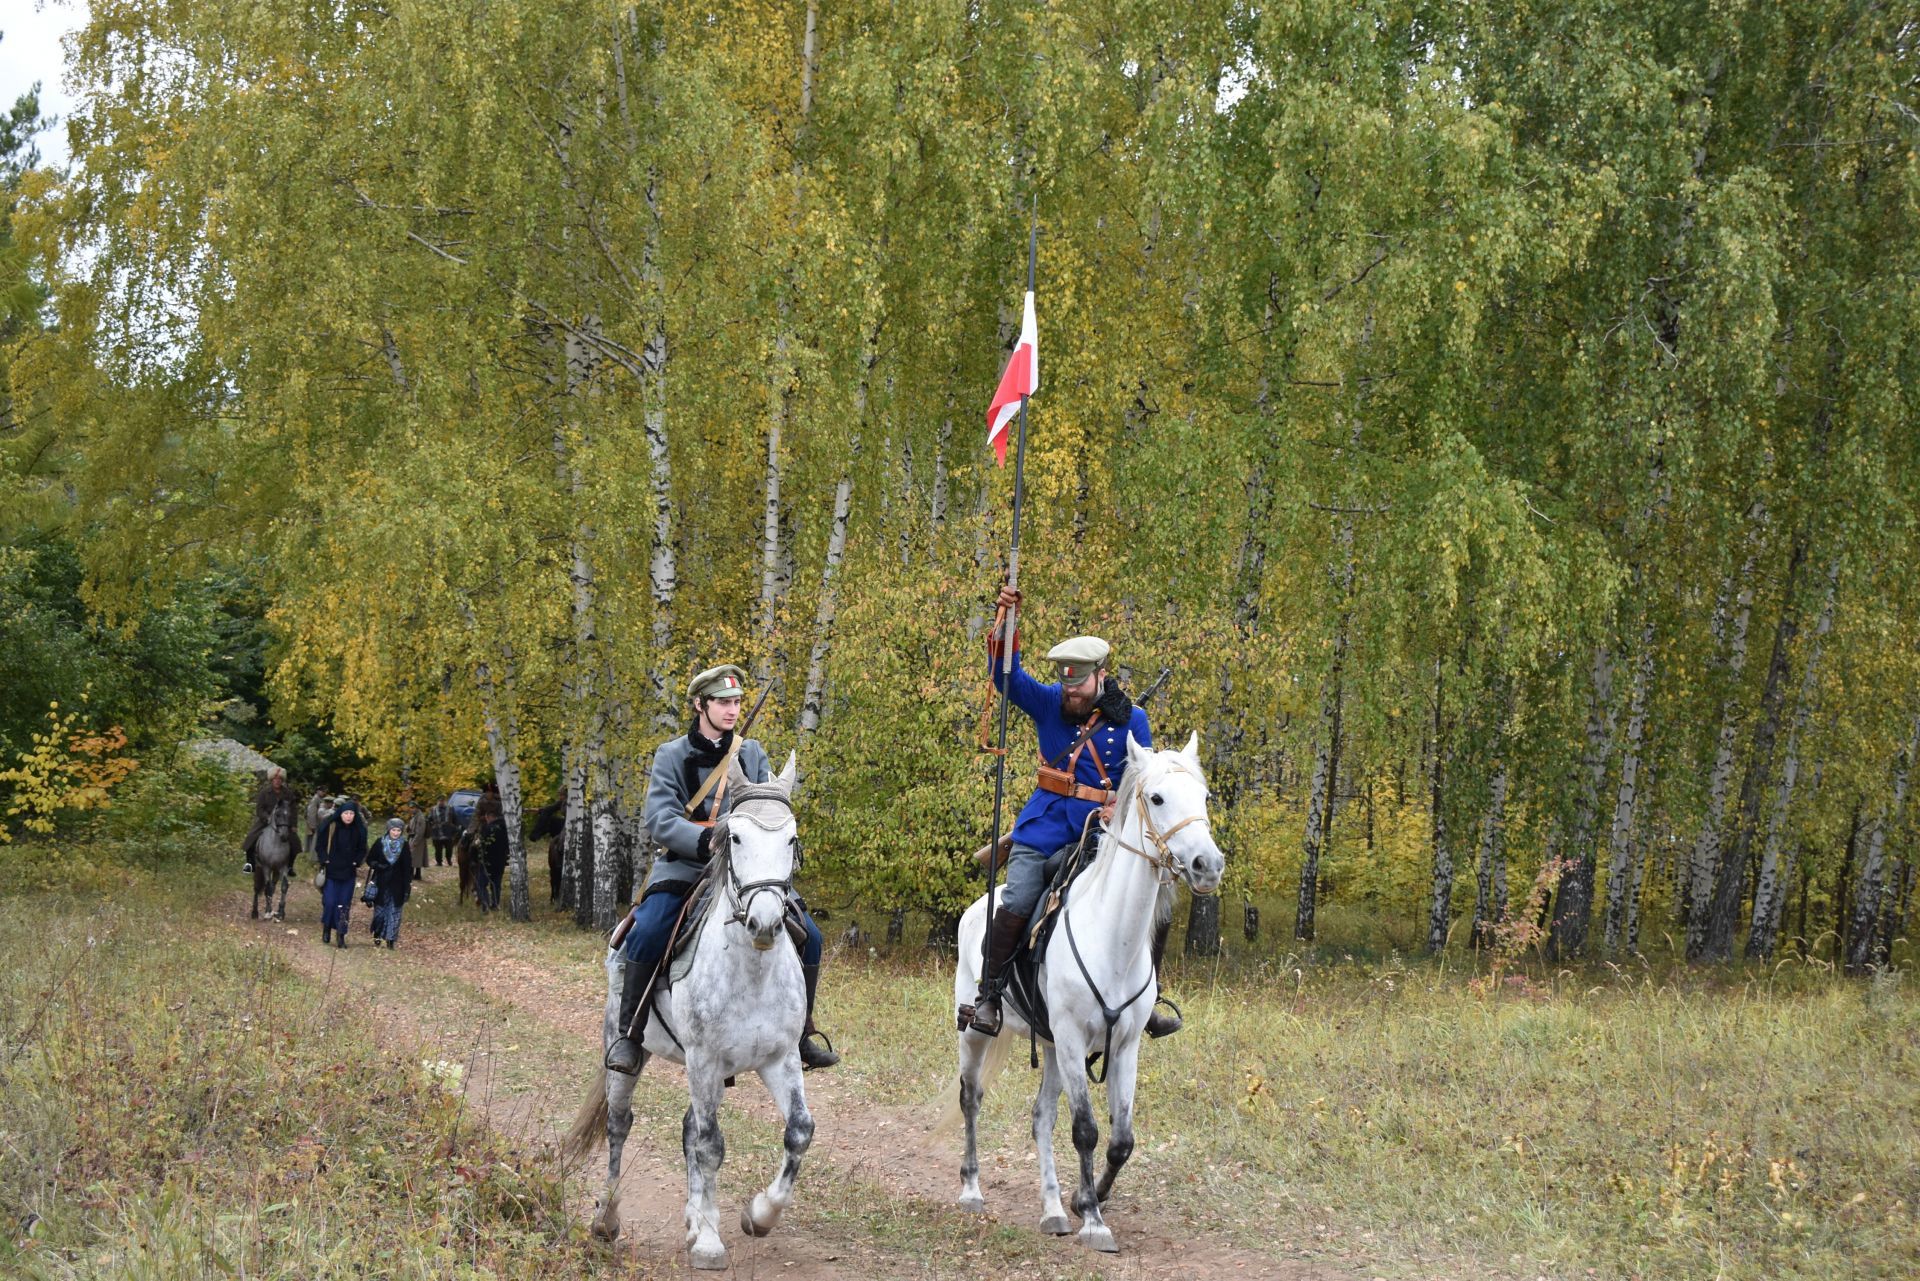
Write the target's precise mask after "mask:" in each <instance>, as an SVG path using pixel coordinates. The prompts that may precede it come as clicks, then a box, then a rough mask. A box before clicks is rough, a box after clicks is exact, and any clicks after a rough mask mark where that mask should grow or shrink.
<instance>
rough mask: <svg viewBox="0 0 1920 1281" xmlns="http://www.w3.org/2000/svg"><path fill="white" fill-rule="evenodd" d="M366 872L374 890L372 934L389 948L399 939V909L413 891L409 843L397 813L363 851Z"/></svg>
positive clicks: (411, 853) (410, 846) (377, 940)
mask: <svg viewBox="0 0 1920 1281" xmlns="http://www.w3.org/2000/svg"><path fill="white" fill-rule="evenodd" d="M367 876H368V878H369V879H370V880H372V882H373V890H374V902H373V937H374V940H375V941H376V942H383V943H385V944H386V945H387V949H388V950H389V951H391V950H392V949H393V948H394V946H395V945H396V944H397V943H398V942H399V941H400V909H401V908H403V907H405V906H406V904H407V899H408V898H409V897H411V896H412V894H413V843H412V842H411V841H409V840H408V839H407V836H406V827H405V825H404V824H403V823H402V822H401V821H400V819H399V818H398V817H397V816H396V817H394V818H390V819H388V820H387V834H386V835H385V836H383V837H381V838H380V839H379V840H377V841H375V842H374V843H373V848H372V849H370V850H368V851H367Z"/></svg>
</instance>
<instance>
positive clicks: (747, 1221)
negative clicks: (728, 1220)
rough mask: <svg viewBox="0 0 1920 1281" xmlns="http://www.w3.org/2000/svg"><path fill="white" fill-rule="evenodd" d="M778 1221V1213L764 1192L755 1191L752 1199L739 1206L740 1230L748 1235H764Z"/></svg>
mask: <svg viewBox="0 0 1920 1281" xmlns="http://www.w3.org/2000/svg"><path fill="white" fill-rule="evenodd" d="M779 1222H780V1214H779V1212H778V1211H776V1210H775V1209H774V1208H773V1203H772V1202H770V1201H768V1200H767V1194H766V1193H764V1192H760V1193H756V1194H755V1195H754V1198H753V1200H751V1201H749V1202H747V1203H746V1204H745V1205H743V1206H741V1207H740V1230H741V1231H742V1232H744V1233H746V1234H747V1235H748V1236H750V1237H763V1236H766V1235H767V1234H768V1233H769V1232H772V1231H773V1229H774V1228H775V1227H776V1226H778V1224H779Z"/></svg>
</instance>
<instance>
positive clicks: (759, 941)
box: [565, 754, 813, 1268]
mask: <svg viewBox="0 0 1920 1281" xmlns="http://www.w3.org/2000/svg"><path fill="white" fill-rule="evenodd" d="M795 774H796V765H795V761H794V757H793V756H792V755H791V754H789V755H788V757H787V765H786V768H785V769H783V770H782V771H780V775H779V777H778V778H776V779H774V780H773V782H771V783H760V784H754V783H749V782H747V779H746V776H745V775H744V774H742V773H741V771H740V767H739V766H738V765H737V764H736V765H735V766H734V767H733V769H732V772H731V773H730V774H729V776H728V783H727V797H728V808H727V811H726V813H725V814H724V815H723V816H722V817H721V819H720V820H719V822H717V823H716V824H715V826H714V830H713V838H712V842H711V844H712V849H713V864H712V872H713V877H714V881H713V890H712V894H713V899H714V901H713V907H712V910H711V911H709V912H708V913H707V917H706V920H705V922H704V924H702V925H701V927H700V935H699V941H698V943H697V944H696V945H695V950H694V955H693V960H692V967H691V968H690V969H689V970H688V971H687V974H686V976H685V977H684V978H682V979H680V980H679V981H677V982H676V983H674V985H673V986H672V987H671V988H668V989H666V991H665V992H664V993H662V992H656V993H655V995H654V996H653V998H652V1000H651V1001H650V1002H649V1004H648V1008H647V1012H646V1014H645V1015H644V1016H643V1022H644V1024H645V1028H644V1036H643V1037H642V1039H641V1046H642V1048H643V1050H644V1054H643V1055H642V1057H641V1066H642V1069H643V1070H644V1068H645V1064H646V1060H647V1058H648V1057H650V1056H654V1055H658V1056H659V1057H661V1058H664V1059H667V1060H669V1061H671V1062H675V1063H684V1064H686V1068H687V1093H688V1094H689V1095H690V1096H691V1100H692V1101H691V1103H690V1104H689V1106H688V1108H687V1114H686V1119H685V1120H684V1122H683V1123H682V1125H681V1146H682V1148H683V1149H684V1151H685V1155H686V1161H687V1209H686V1224H687V1246H688V1249H689V1250H690V1252H691V1254H692V1261H693V1266H694V1267H696V1268H724V1267H726V1266H727V1248H726V1246H725V1245H724V1244H722V1242H721V1240H720V1217H719V1212H718V1211H717V1210H716V1209H715V1208H714V1187H715V1184H716V1183H717V1182H718V1179H719V1174H720V1163H721V1161H722V1160H723V1159H724V1158H725V1156H726V1140H725V1139H724V1138H723V1137H722V1135H721V1133H720V1122H719V1111H720V1100H721V1096H722V1095H723V1094H725V1092H726V1081H727V1078H728V1077H730V1076H733V1075H734V1074H735V1073H738V1072H757V1073H759V1075H760V1080H761V1082H762V1083H763V1084H764V1085H765V1086H766V1088H767V1093H768V1094H770V1095H772V1096H773V1101H774V1104H775V1106H777V1107H778V1108H779V1109H780V1115H781V1116H782V1118H783V1119H784V1121H785V1133H784V1135H783V1139H784V1142H785V1145H786V1156H785V1158H784V1159H783V1160H782V1161H781V1164H780V1172H779V1174H778V1175H776V1176H775V1178H774V1180H773V1182H772V1183H771V1184H769V1185H768V1186H767V1189H766V1190H765V1191H764V1192H759V1193H756V1194H755V1195H754V1197H753V1199H752V1200H751V1201H750V1202H749V1203H748V1204H747V1205H746V1206H745V1207H744V1208H743V1209H742V1210H741V1211H740V1230H741V1231H742V1232H745V1233H747V1234H748V1235H749V1236H756V1237H763V1236H765V1235H767V1234H768V1233H769V1232H771V1231H773V1229H774V1227H775V1225H776V1224H778V1223H779V1222H780V1215H781V1213H782V1212H783V1211H785V1210H786V1208H787V1206H788V1205H789V1204H790V1203H791V1202H792V1200H793V1183H794V1179H795V1177H796V1176H797V1175H798V1174H799V1173H800V1159H801V1158H802V1157H803V1156H805V1155H806V1151H807V1146H808V1144H810V1143H811V1142H812V1141H813V1116H812V1114H811V1113H809V1112H808V1111H807V1094H806V1089H805V1087H804V1086H803V1085H802V1083H801V1073H800V1049H799V1046H800V1032H801V1029H802V1028H803V1027H804V1026H805V1023H806V1016H807V994H806V986H805V984H804V982H803V980H802V977H801V972H800V954H799V951H798V949H796V948H795V947H794V946H793V945H792V944H791V942H790V941H789V939H788V937H787V932H786V928H785V925H784V920H785V917H786V910H787V898H788V896H789V894H790V893H791V892H792V889H793V869H794V863H795V860H796V857H797V855H798V853H799V849H800V839H799V836H798V835H797V832H796V825H795V823H794V817H793V806H792V800H791V798H792V794H793V781H794V777H795ZM606 965H607V1007H606V1024H605V1029H604V1036H603V1039H602V1042H601V1048H602V1050H603V1051H605V1050H606V1049H608V1048H611V1046H612V1045H613V1042H614V1041H615V1040H616V1039H618V1037H619V1035H620V1032H621V1029H620V1028H619V1027H618V1026H617V1024H618V1023H619V1019H620V990H621V987H622V986H623V983H624V980H625V972H626V965H627V961H626V957H625V956H624V954H623V953H621V952H618V951H615V950H613V949H611V948H609V949H608V952H607V961H606ZM636 1079H637V1077H635V1076H628V1075H625V1074H624V1073H620V1072H613V1071H609V1070H605V1069H603V1070H601V1071H600V1072H598V1073H596V1074H595V1078H594V1084H593V1089H592V1093H591V1094H590V1095H589V1096H588V1098H587V1101H586V1103H585V1105H583V1106H582V1107H581V1109H580V1114H579V1116H578V1117H577V1118H576V1119H575V1121H574V1123H573V1127H572V1129H571V1130H570V1131H569V1132H568V1135H567V1143H566V1147H565V1152H566V1153H567V1156H568V1159H569V1160H578V1159H580V1158H582V1157H584V1156H585V1155H586V1154H587V1153H588V1152H589V1151H591V1150H592V1148H593V1145H594V1143H595V1142H596V1141H597V1140H598V1138H599V1136H600V1133H601V1131H602V1129H603V1128H604V1131H605V1133H606V1137H607V1183H606V1188H605V1190H604V1191H603V1192H602V1194H601V1197H600V1203H599V1205H598V1207H597V1208H596V1209H595V1212H594V1217H593V1223H592V1227H593V1231H594V1232H595V1234H596V1235H599V1236H601V1237H603V1238H606V1239H608V1240H611V1239H612V1238H613V1237H614V1236H616V1235H618V1233H619V1230H620V1218H619V1209H620V1204H619V1202H620V1187H619V1184H620V1153H621V1149H622V1148H623V1147H624V1146H625V1145H626V1139H627V1132H628V1131H629V1130H631V1129H632V1128H633V1087H634V1082H635V1080H636Z"/></svg>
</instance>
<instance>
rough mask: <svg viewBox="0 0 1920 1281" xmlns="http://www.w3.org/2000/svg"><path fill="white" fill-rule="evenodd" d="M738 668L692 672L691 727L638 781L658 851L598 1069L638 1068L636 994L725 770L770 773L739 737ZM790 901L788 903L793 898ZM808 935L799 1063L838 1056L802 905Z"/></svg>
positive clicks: (698, 849)
mask: <svg viewBox="0 0 1920 1281" xmlns="http://www.w3.org/2000/svg"><path fill="white" fill-rule="evenodd" d="M745 679H746V673H745V672H743V671H741V670H740V669H739V668H738V667H735V666H734V665H733V664H731V663H726V664H723V665H721V666H719V667H714V668H709V669H708V670H706V671H704V672H701V673H700V674H699V675H698V676H696V677H694V678H693V681H692V683H691V684H690V685H688V687H687V696H688V698H689V699H691V700H692V702H693V712H694V716H693V724H692V725H690V726H688V727H687V732H686V733H684V734H682V735H681V736H680V737H678V738H673V739H669V740H667V741H666V742H665V743H663V744H661V745H660V750H659V751H657V752H655V753H654V755H653V773H652V776H651V777H650V778H649V780H648V783H647V803H646V809H645V811H644V813H643V815H642V820H643V822H644V823H645V824H646V828H647V835H648V836H650V837H651V838H652V840H653V843H654V846H655V848H656V850H657V853H656V855H655V858H654V861H653V871H652V872H651V874H649V876H648V877H647V884H646V888H645V889H643V890H642V891H641V894H640V901H639V903H638V905H636V906H635V907H634V909H633V919H632V922H631V924H630V925H629V926H628V929H627V937H626V940H625V943H624V948H625V951H626V955H627V975H626V987H625V988H624V989H623V990H622V993H621V997H620V1027H621V1032H622V1035H621V1037H620V1039H619V1040H617V1041H615V1042H614V1043H613V1046H612V1048H611V1049H610V1050H609V1051H608V1052H607V1066H608V1067H609V1068H612V1069H613V1070H614V1071H616V1072H637V1071H639V1070H640V1045H639V1042H638V1040H637V1039H636V1038H631V1037H629V1036H627V1035H626V1033H627V1031H628V1030H637V1029H634V1020H635V1018H636V1017H637V1016H638V1014H639V1010H640V998H641V996H642V994H643V993H644V992H645V990H646V987H647V983H648V981H649V980H650V979H651V978H652V977H653V972H654V970H655V969H656V968H657V967H658V966H659V964H660V959H661V957H662V956H663V955H664V954H665V953H666V950H667V935H668V933H669V932H671V930H672V929H673V923H674V921H675V920H676V919H677V918H678V917H679V915H680V908H681V906H682V904H684V903H685V902H686V900H687V896H688V895H689V894H691V893H692V892H693V887H694V883H695V882H696V881H698V880H699V879H700V876H701V873H703V872H704V871H706V869H707V866H708V859H709V858H710V856H711V850H710V849H709V844H710V842H711V841H712V839H713V820H714V819H715V818H716V817H718V816H719V815H720V814H721V813H723V812H725V809H726V796H725V793H726V779H727V775H726V769H727V766H728V765H729V764H730V763H737V764H738V765H739V766H740V771H741V773H742V774H744V775H745V776H746V779H747V781H748V782H750V783H765V782H767V781H768V780H769V779H770V778H771V777H772V775H773V770H772V767H771V765H770V764H769V763H768V761H767V751H766V749H765V748H764V747H762V746H760V744H759V743H758V742H757V741H755V740H754V739H751V738H747V739H738V740H736V738H735V736H734V732H733V729H734V726H735V725H736V724H737V723H738V722H739V720H740V697H741V694H742V693H743V692H744V686H743V684H742V682H743V681H744V680H745ZM796 903H797V900H796ZM800 916H801V919H802V920H803V921H804V922H805V923H806V927H807V942H806V946H805V947H803V948H801V950H800V966H801V972H802V973H803V974H804V975H805V976H806V983H807V1022H806V1027H805V1030H803V1031H802V1032H801V1034H800V1062H801V1064H802V1065H803V1066H805V1067H808V1068H829V1067H832V1066H833V1065H834V1064H836V1063H838V1062H839V1061H840V1056H839V1055H838V1054H836V1053H834V1052H833V1050H832V1048H831V1046H830V1045H824V1044H819V1042H822V1041H825V1040H826V1038H825V1037H824V1036H822V1035H821V1034H820V1032H819V1031H817V1030H816V1029H815V1028H814V1026H813V998H814V994H815V992H816V991H817V990H818V988H819V986H820V952H821V938H820V927H819V926H817V925H815V924H814V923H813V917H812V916H810V915H808V914H807V911H806V909H805V907H801V908H800Z"/></svg>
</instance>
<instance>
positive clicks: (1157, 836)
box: [1113, 762, 1214, 894]
mask: <svg viewBox="0 0 1920 1281" xmlns="http://www.w3.org/2000/svg"><path fill="white" fill-rule="evenodd" d="M1167 768H1168V769H1170V770H1179V771H1180V772H1181V773H1182V774H1187V775H1191V776H1193V777H1198V775H1194V773H1193V771H1192V770H1190V769H1188V768H1187V767H1186V766H1184V765H1181V764H1179V763H1178V762H1174V763H1172V764H1169V765H1168V767H1167ZM1149 787H1150V784H1149V783H1148V782H1147V781H1146V780H1145V779H1142V780H1141V782H1140V785H1139V786H1138V787H1137V788H1136V789H1135V790H1134V793H1133V802H1134V808H1135V809H1136V810H1137V811H1138V812H1139V814H1140V830H1141V831H1143V832H1145V833H1146V834H1147V840H1148V841H1150V842H1152V844H1153V849H1152V850H1146V849H1142V848H1141V847H1139V846H1137V845H1129V844H1127V842H1126V841H1125V840H1123V839H1121V836H1120V833H1119V832H1118V831H1116V832H1114V834H1113V840H1114V844H1116V845H1118V846H1119V847H1120V848H1121V849H1123V850H1127V851H1129V852H1131V853H1134V854H1138V855H1139V856H1140V857H1141V858H1143V859H1145V860H1147V862H1149V863H1151V864H1153V866H1154V867H1155V868H1156V869H1157V870H1158V872H1159V876H1160V883H1161V884H1162V885H1171V884H1173V879H1174V877H1176V876H1178V875H1179V874H1180V863H1179V860H1177V859H1175V858H1174V856H1173V846H1172V844H1171V842H1172V840H1173V838H1174V837H1175V836H1176V835H1177V834H1178V833H1179V832H1180V831H1181V830H1182V829H1183V828H1185V827H1187V826H1189V825H1190V824H1193V823H1200V824H1206V823H1207V812H1206V806H1205V804H1204V802H1203V803H1202V805H1201V809H1200V812H1199V813H1198V814H1189V815H1187V816H1186V817H1185V818H1183V819H1181V820H1180V821H1179V822H1178V823H1175V824H1174V825H1173V826H1172V827H1169V828H1167V829H1166V830H1165V831H1161V830H1160V828H1159V827H1157V826H1155V824H1154V821H1153V814H1152V812H1151V811H1150V810H1148V809H1147V791H1148V788H1149ZM1188 888H1192V882H1191V881H1189V882H1188ZM1193 892H1194V893H1195V894H1200V893H1202V892H1203V891H1201V890H1197V889H1196V890H1194V891H1193ZM1213 892H1214V891H1211V890H1209V891H1205V893H1213Z"/></svg>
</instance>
